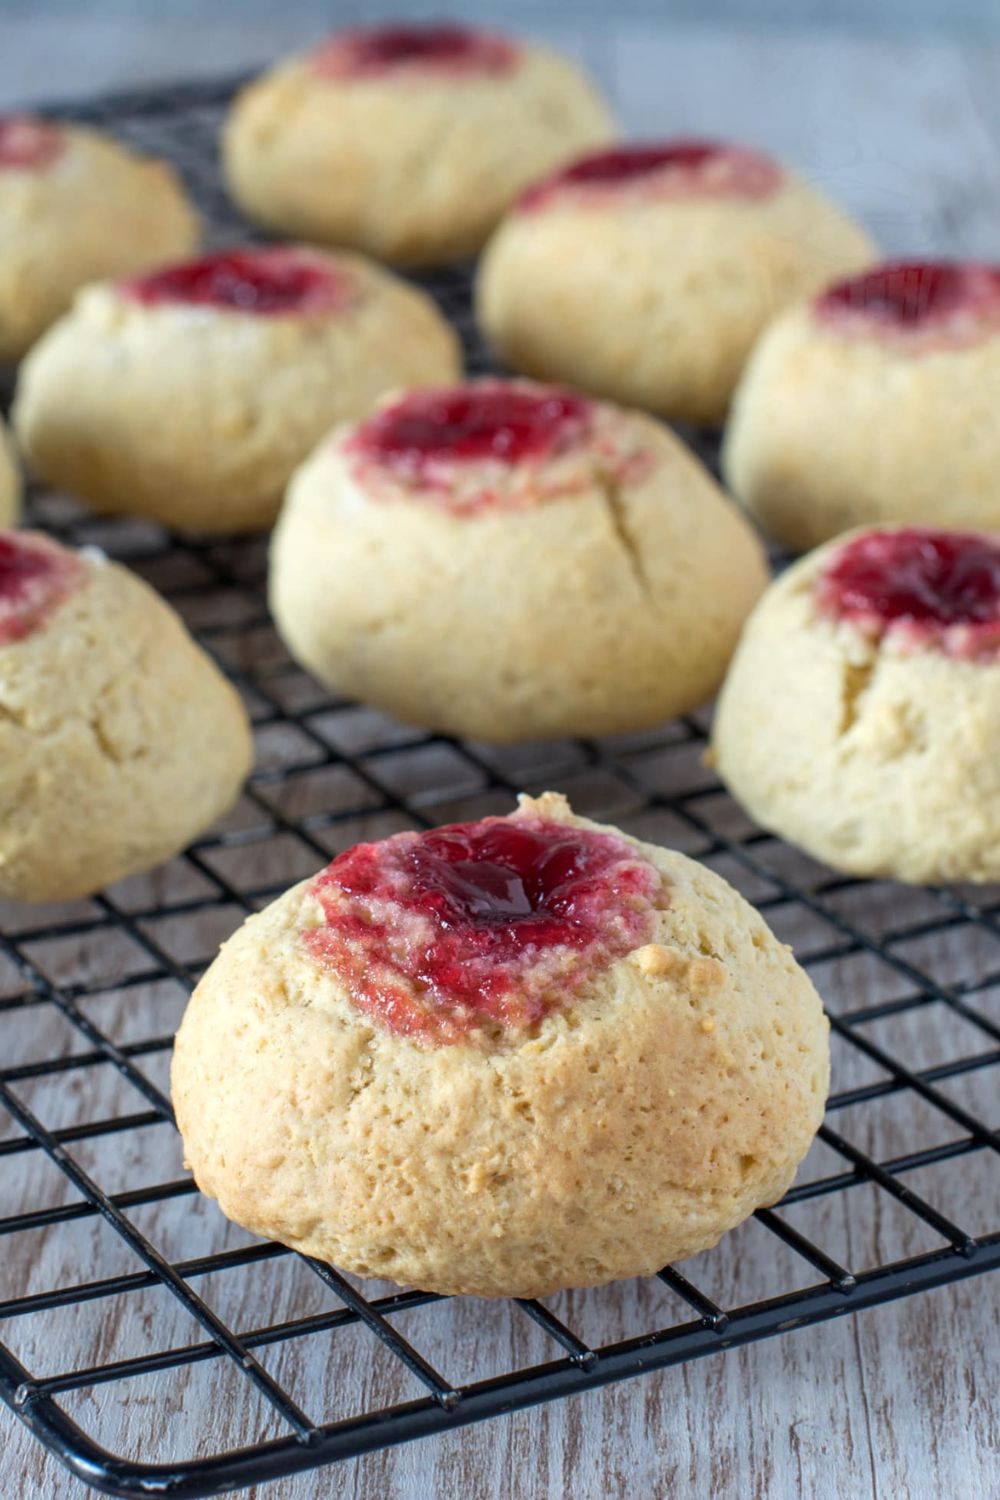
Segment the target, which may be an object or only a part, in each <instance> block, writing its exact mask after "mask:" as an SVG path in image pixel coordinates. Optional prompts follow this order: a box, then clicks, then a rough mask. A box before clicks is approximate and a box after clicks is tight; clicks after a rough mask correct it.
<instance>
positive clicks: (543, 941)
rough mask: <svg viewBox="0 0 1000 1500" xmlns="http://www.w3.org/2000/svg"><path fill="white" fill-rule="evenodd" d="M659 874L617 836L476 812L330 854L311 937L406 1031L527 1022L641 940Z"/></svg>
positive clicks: (316, 888)
mask: <svg viewBox="0 0 1000 1500" xmlns="http://www.w3.org/2000/svg"><path fill="white" fill-rule="evenodd" d="M660 885H661V880H660V875H659V873H658V872H657V871H656V870H655V869H654V867H653V866H652V865H650V864H648V863H647V862H646V861H645V860H643V859H642V858H640V857H639V856H638V855H637V854H636V852H635V850H634V849H633V848H632V846H631V845H630V844H628V843H626V842H625V840H624V839H620V838H617V837H615V836H614V835H613V834H606V833H595V832H591V831H589V830H583V829H579V828H573V827H568V826H566V825H565V824H562V823H556V822H551V821H548V820H545V819H542V818H484V819H483V820H482V821H481V822H479V823H456V824H453V825H452V826H450V827H445V828H435V829H432V830H431V831H430V832H428V833H401V834H396V835H395V836H394V837H392V838H388V839H383V840H382V841H381V842H379V843H375V844H357V845H355V847H354V848H353V849H348V850H346V851H345V852H344V853H343V854H339V855H338V856H337V858H336V859H335V860H334V861H333V863H332V864H330V865H328V866H327V868H326V869H325V870H324V871H322V873H321V874H319V875H318V876H317V877H316V879H315V880H314V881H313V883H312V886H311V893H312V894H313V895H314V896H315V897H316V898H317V899H318V900H319V902H320V904H321V906H322V908H323V916H324V921H323V923H322V925H321V926H319V927H316V928H313V929H312V930H311V931H310V932H309V934H308V938H307V941H308V943H309V946H310V948H311V949H312V952H313V954H314V955H315V956H316V957H317V958H318V959H320V961H321V962H323V963H324V964H328V965H329V966H330V967H331V968H332V969H333V970H334V971H335V972H336V974H337V976H338V977H339V978H340V979H341V980H343V981H344V983H345V984H346V985H347V988H348V991H349V993H350V996H351V998H352V1000H353V1001H354V1003H355V1005H357V1006H358V1007H359V1009H361V1010H362V1011H364V1012H365V1013H366V1014H367V1015H369V1016H371V1017H372V1019H373V1020H376V1021H379V1022H381V1023H382V1024H384V1025H385V1026H388V1027H389V1028H390V1029H391V1030H392V1031H395V1032H397V1033H399V1034H401V1035H404V1036H411V1037H415V1038H418V1039H421V1040H425V1041H430V1042H435V1043H450V1042H457V1041H460V1040H461V1039H462V1038H463V1037H465V1036H467V1035H468V1034H469V1033H470V1032H473V1031H476V1030H480V1029H483V1028H486V1029H490V1030H495V1029H496V1028H498V1027H499V1028H502V1029H504V1030H506V1029H523V1028H525V1027H529V1026H531V1025H534V1024H535V1023H537V1022H538V1021H540V1020H541V1019H542V1018H543V1017H544V1016H545V1015H547V1014H548V1013H549V1011H551V1010H553V1009H555V1008H556V1007H558V1006H560V1005H563V1004H565V1003H568V1002H571V1001H572V1000H573V999H574V997H575V995H576V994H577V993H578V992H579V990H580V988H581V986H582V985H583V984H585V983H586V982H587V980H588V979H591V978H592V977H593V976H595V975H596V974H598V973H600V972H601V971H602V970H604V969H606V968H607V967H608V966H609V965H610V964H611V963H612V962H613V961H614V960H615V959H617V958H621V957H624V955H625V954H627V953H629V952H631V951H632V950H633V949H634V948H637V947H640V946H641V945H642V944H643V943H644V942H646V941H647V940H648V937H649V933H650V930H651V928H652V923H653V913H654V910H655V906H654V902H655V900H656V897H657V896H658V894H659V891H660Z"/></svg>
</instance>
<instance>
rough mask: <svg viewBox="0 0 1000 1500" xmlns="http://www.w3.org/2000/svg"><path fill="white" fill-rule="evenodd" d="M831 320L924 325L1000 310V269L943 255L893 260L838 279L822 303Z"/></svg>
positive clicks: (909, 328) (820, 307)
mask: <svg viewBox="0 0 1000 1500" xmlns="http://www.w3.org/2000/svg"><path fill="white" fill-rule="evenodd" d="M816 307H817V311H818V312H819V314H820V316H821V317H823V318H825V319H826V320H828V321H839V320H857V319H860V320H863V321H864V322H866V323H869V324H871V325H873V326H876V327H880V328H884V329H892V330H899V331H902V332H913V331H919V330H922V329H925V328H928V327H931V328H933V327H934V326H935V325H940V324H944V323H947V322H948V321H949V320H951V319H953V318H954V317H955V316H956V315H960V314H962V313H969V314H971V315H973V316H976V315H979V314H982V313H984V312H986V311H987V310H988V309H992V310H993V311H994V312H996V311H998V310H1000V269H998V268H996V267H992V266H981V265H961V264H951V263H948V262H941V261H893V262H890V263H888V264H886V265H883V266H877V267H876V268H875V270H873V271H868V272H867V273H866V274H865V275H863V276H855V277H852V278H851V279H850V280H848V281H841V282H838V284H837V285H836V286H833V287H831V288H830V290H829V291H827V292H824V293H823V295H822V297H820V298H819V299H818V301H817V303H816Z"/></svg>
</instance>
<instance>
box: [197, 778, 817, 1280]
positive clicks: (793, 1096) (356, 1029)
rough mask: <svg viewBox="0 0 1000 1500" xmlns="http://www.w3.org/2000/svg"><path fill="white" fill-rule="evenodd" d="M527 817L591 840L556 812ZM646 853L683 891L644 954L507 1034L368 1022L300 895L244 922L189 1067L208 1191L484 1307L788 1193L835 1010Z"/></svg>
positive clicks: (326, 1251) (739, 909) (666, 908)
mask: <svg viewBox="0 0 1000 1500" xmlns="http://www.w3.org/2000/svg"><path fill="white" fill-rule="evenodd" d="M521 814H522V815H527V816H531V815H533V814H534V815H538V814H541V815H543V816H544V817H546V818H548V819H558V820H560V821H563V822H566V823H569V824H576V825H577V826H579V827H583V828H595V827H598V826H599V825H595V824H592V823H588V822H586V821H585V820H583V819H577V818H574V816H573V814H572V812H571V810H570V808H569V806H568V804H567V803H566V802H565V800H564V799H563V798H561V797H558V796H554V795H552V794H550V793H547V794H546V795H545V796H544V797H542V798H540V799H539V800H538V801H537V802H532V801H530V800H529V799H523V801H522V809H521ZM514 816H515V817H516V816H518V814H515V815H514ZM604 831H611V832H614V831H616V830H604ZM620 836H621V837H624V835H620ZM630 842H633V843H635V847H636V848H637V850H638V851H639V853H640V854H641V856H643V857H644V858H645V859H647V860H649V861H651V862H652V863H653V864H654V865H655V867H656V868H657V869H658V870H659V871H660V872H661V873H662V876H663V879H664V881H665V883H666V884H665V887H664V889H665V893H666V899H665V901H664V905H663V909H662V911H659V912H658V913H657V915H656V927H655V931H654V933H653V938H652V940H651V941H650V942H649V943H648V944H646V945H644V946H643V947H642V948H640V949H638V950H636V951H635V952H633V953H632V954H631V955H630V956H629V957H627V958H624V959H621V960H619V961H617V962H615V963H613V964H612V965H611V966H610V967H609V968H607V969H605V970H604V971H603V972H602V973H600V974H598V976H597V977H596V978H595V979H594V980H593V981H592V982H591V983H590V984H589V985H588V986H587V988H586V990H585V991H584V992H583V993H582V994H581V995H580V996H579V998H578V999H577V1000H576V1001H575V1002H573V1003H572V1005H571V1007H570V1008H569V1009H564V1010H555V1011H551V1012H550V1013H549V1014H548V1015H547V1016H546V1018H545V1019H544V1020H543V1021H542V1022H541V1023H540V1024H539V1025H538V1026H537V1028H536V1029H535V1030H534V1031H532V1032H529V1033H527V1034H522V1033H517V1032H513V1033H512V1032H508V1033H506V1034H505V1036H504V1038H503V1040H502V1041H491V1040H487V1039H486V1038H485V1037H484V1036H482V1035H480V1036H478V1038H476V1039H470V1040H469V1041H468V1043H465V1044H457V1045H450V1046H435V1045H427V1044H424V1043H421V1042H417V1041H414V1040H412V1039H410V1038H407V1037H405V1036H400V1035H398V1034H397V1033H395V1032H393V1031H390V1030H389V1029H388V1028H387V1027H385V1026H384V1025H382V1024H381V1023H378V1022H373V1021H372V1020H370V1019H369V1018H368V1017H367V1016H366V1015H365V1014H364V1013H363V1012H361V1011H360V1010H358V1009H357V1008H356V1007H355V1005H354V1003H353V1002H352V1001H351V1000H350V999H349V998H348V996H347V994H346V992H345V989H344V986H343V984H342V983H341V982H340V980H339V979H338V976H337V974H336V973H335V972H332V971H331V970H330V969H328V968H326V967H321V966H320V965H319V964H318V963H317V962H316V960H314V959H313V958H312V957H311V956H310V954H309V951H308V949H307V948H305V947H304V933H305V932H306V931H308V929H309V927H310V925H311V924H315V923H316V922H317V921H318V920H319V919H320V918H319V911H318V903H317V902H316V900H315V898H314V897H311V896H310V895H309V894H308V885H307V884H306V885H299V886H296V887H294V888H293V889H292V890H290V891H289V892H288V893H287V894H286V895H284V896H282V897H281V898H280V899H279V900H278V901H276V902H275V903H274V904H273V905H272V906H269V907H268V908H267V909H266V910H265V911H263V912H261V913H259V914H258V915H256V916H253V917H251V918H250V920H249V921H248V922H247V923H246V924H245V925H244V926H243V927H242V928H240V930H239V931H238V932H237V933H236V934H235V936H234V937H232V938H231V939H230V940H229V942H228V943H227V944H226V945H225V946H224V948H223V950H222V952H221V954H220V955H219V957H218V958H217V959H216V960H215V962H214V964H213V965H212V967H211V968H210V969H209V971H208V973H207V974H206V975H205V977H204V979H203V980H202V982H201V984H200V985H199V986H198V988H197V990H196V991H195V994H194V996H193V997H192V1000H191V1003H190V1005H189V1007H188V1010H187V1013H186V1015H185V1017H184V1021H183V1023H182V1025H181V1028H180V1031H179V1033H178V1036H177V1044H176V1048H175V1051H174V1060H173V1077H172V1085H173V1098H174V1106H175V1109H176V1111H177V1119H178V1124H179V1125H180V1128H181V1132H182V1134H183V1137H184V1147H185V1153H186V1157H187V1159H188V1162H189V1164H190V1165H191V1167H192V1169H193V1171H194V1174H195V1177H196V1180H197V1182H198V1185H199V1187H200V1188H201V1189H202V1191H203V1192H205V1193H208V1194H209V1195H210V1196H212V1197H216V1198H217V1199H218V1200H219V1205H220V1207H221V1208H222V1210H223V1212H224V1213H226V1214H227V1215H228V1216H229V1217H230V1218H233V1219H235V1220H236V1221H237V1222H238V1223H240V1224H242V1225H244V1226H245V1227H247V1228H249V1229H251V1230H253V1231H254V1232H255V1233H258V1234H264V1235H267V1236H269V1237H271V1238H275V1239H279V1240H281V1241H283V1242H284V1243H286V1244H289V1245H292V1246H294V1247H295V1248H296V1249H297V1250H301V1251H304V1252H305V1253H306V1254H309V1255H315V1256H318V1257H319V1258H320V1259H322V1260H328V1261H331V1262H333V1263H334V1264H336V1265H338V1266H342V1267H343V1268H344V1269H345V1270H349V1271H354V1272H357V1273H358V1274H360V1275H363V1276H377V1277H388V1278H391V1279H392V1280H394V1281H398V1282H401V1283H412V1284H414V1285H416V1286H419V1287H423V1288H427V1289H429V1290H432V1291H438V1292H444V1293H456V1294H462V1293H464V1294H469V1295H475V1296H485V1297H499V1296H526V1297H533V1296H544V1295H546V1294H547V1293H550V1292H554V1291H557V1290H559V1289H560V1288H563V1287H567V1286H589V1285H596V1284H599V1283H601V1282H605V1281H609V1280H612V1279H615V1278H618V1277H626V1276H637V1275H646V1274H650V1273H652V1272H655V1271H657V1270H659V1269H660V1268H661V1266H663V1265H664V1264H666V1263H667V1262H668V1261H671V1260H677V1259H683V1258H684V1257H685V1256H688V1255H693V1254H695V1253H696V1252H697V1251H699V1250H703V1249H705V1248H706V1247H708V1246H710V1245H714V1244H715V1243H716V1241H717V1240H718V1239H719V1237H720V1236H721V1235H722V1234H724V1233H725V1232H726V1230H727V1229H731V1228H732V1227H733V1226H734V1225H735V1224H738V1223H739V1222H740V1221H741V1220H742V1219H744V1218H746V1217H747V1215H748V1214H750V1213H752V1212H753V1210H754V1209H755V1208H757V1207H759V1206H760V1205H762V1204H769V1203H773V1202H775V1201H776V1200H777V1199H778V1198H780V1197H781V1195H782V1194H783V1193H784V1192H785V1190H786V1189H787V1187H788V1185H789V1183H790V1182H791V1180H792V1178H793V1176H794V1174H795V1169H796V1167H797V1165H798V1163H799V1161H800V1160H801V1158H802V1157H803V1156H804V1155H805V1153H806V1151H807V1149H808V1147H809V1144H810V1142H811V1140H812V1137H813V1134H814V1132H815V1131H816V1129H817V1127H818V1125H819V1123H820V1120H821V1118H822V1114H823V1106H824V1101H825V1098H826V1091H827V1085H828V1077H829V1056H828V1043H827V1031H828V1027H827V1022H826V1019H825V1017H824V1015H823V1012H822V1008H821V1005H820V1001H819V998H818V996H817V995H816V992H815V990H814V989H813V987H812V985H811V983H810V981H809V979H808V978H807V976H806V975H805V974H804V973H803V971H802V970H801V969H800V968H799V967H798V965H797V964H796V963H795V960H794V959H793V957H792V955H791V952H790V951H789V949H788V948H786V947H784V946H783V945H782V944H780V943H778V942H777V940H776V939H775V938H774V937H773V935H772V934H771V932H770V931H769V929H768V928H767V926H766V925H765V923H764V922H763V921H762V919H761V918H760V917H759V916H758V914H757V913H756V912H755V911H753V910H752V908H751V907H750V906H748V905H747V903H746V902H745V901H744V900H743V899H742V897H740V896H739V895H737V893H736V892H735V891H734V890H732V889H731V888H730V887H729V886H728V885H727V884H726V883H725V881H723V880H722V879H721V878H720V877H719V876H717V875H715V874H713V873H712V872H711V871H709V870H706V869H705V868H703V867H702V866H700V865H697V864H695V863H693V862H692V861H691V860H689V859H686V858H685V857H684V856H683V855H681V854H677V853H674V852H672V851H669V850H665V849H659V848H655V847H653V846H651V845H647V844H639V843H637V842H636V841H630Z"/></svg>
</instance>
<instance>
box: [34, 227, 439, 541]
mask: <svg viewBox="0 0 1000 1500" xmlns="http://www.w3.org/2000/svg"><path fill="white" fill-rule="evenodd" d="M460 369H461V357H460V351H459V346H458V341H457V338H456V336H455V334H454V333H453V332H452V330H451V329H450V328H449V327H448V325H447V324H446V323H445V321H444V319H443V318H442V317H441V315H440V313H439V312H438V311H437V309H436V308H435V307H434V305H433V303H432V302H431V300H430V298H429V297H427V296H426V295H425V294H424V293H423V292H420V291H418V290H417V289H416V288H415V287H411V286H408V285H407V284H406V283H404V282H403V281H401V280H399V279H398V278H397V277H395V276H392V275H391V274H390V273H389V272H388V271H383V270H382V269H381V267H378V266H375V265H373V264H372V263H371V262H370V261H366V260H364V259H363V258H362V257H361V256H356V255H349V254H329V253H324V252H321V251H317V250H307V249H302V248H301V247H293V246H270V247H266V248H264V249H241V250H233V251H223V252H221V253H219V254H214V255H210V256H205V257H203V258H202V259H200V260H195V261H189V262H185V263H181V264H179V265H174V266H169V267H166V268H164V269H161V270H160V271H158V272H155V273H153V274H151V275H149V276H143V277H135V278H132V279H131V280H128V281H125V282H119V283H116V284H110V285H103V286H95V287H90V288H88V289H87V291H86V292H84V293H83V294H82V295H81V296H80V298H79V300H78V302H77V303H76V305H75V307H74V309H73V311H72V312H71V313H70V314H69V315H68V316H67V317H66V318H64V319H63V320H62V321H61V322H60V323H58V324H57V325H56V327H55V328H53V329H52V330H51V331H50V332H49V333H48V334H47V335H46V337H45V338H44V339H43V340H42V341H41V343H40V344H39V345H38V347H37V348H36V349H35V350H33V351H32V354H31V356H30V358H29V359H28V360H27V361H26V362H25V365H24V367H23V370H22V372H21V380H20V382H19V386H18V393H17V401H16V403H15V408H14V421H15V425H16V430H17V433H18V437H19V439H20V442H21V445H22V447H23V449H24V452H25V455H26V457H27V459H28V462H29V463H30V465H31V467H32V468H33V469H34V470H35V471H36V472H37V473H38V474H40V475H41V476H42V477H44V478H45V479H46V480H48V481H49V482H50V483H51V484H55V485H59V486H61V487H63V488H65V489H68V490H71V491H72V492H73V493H75V494H77V495H80V496H81V497H82V498H83V499H85V500H87V501H88V502H89V503H90V504H91V505H93V506H94V507H95V508H96V509H98V510H101V511H110V512H124V513H126V514H130V515H144V516H150V517H153V518H154V519H156V520H159V521H162V522H164V523H165V524H167V525H169V526H176V527H181V528H183V529H185V530H191V531H227V532H239V531H252V530H257V529H259V528H261V527H265V526H269V525H270V524H271V522H272V521H273V520H274V518H275V516H276V514H277V511H278V507H279V505H280V502H281V495H282V492H283V490H284V487H285V485H286V483H287V482H288V478H289V476H290V474H291V473H292V471H293V469H294V468H295V466H296V465H297V464H299V463H301V461H302V459H304V458H305V457H306V455H307V454H308V453H309V452H310V451H311V450H312V448H313V447H314V446H315V444H316V443H317V442H318V441H319V439H320V438H321V437H322V436H323V434H324V433H325V432H326V431H327V430H328V429H329V428H330V427H332V426H334V424H335V423H337V422H342V421H344V420H345V419H347V418H350V417H356V416H360V415H362V414H363V413H364V412H367V411H368V409H369V407H370V406H371V404H372V402H373V401H374V400H375V398H376V397H377V396H380V395H382V394H384V392H386V391H387V390H392V389H395V388H396V387H398V386H419V385H428V384H434V383H435V382H439V381H442V380H451V379H454V378H456V377H457V376H458V374H459V371H460Z"/></svg>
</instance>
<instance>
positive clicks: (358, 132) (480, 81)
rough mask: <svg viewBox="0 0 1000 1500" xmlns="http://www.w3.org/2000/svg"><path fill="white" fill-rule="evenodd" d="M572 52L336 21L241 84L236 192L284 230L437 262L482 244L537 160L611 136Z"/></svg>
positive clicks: (383, 254)
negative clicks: (316, 40) (325, 37)
mask: <svg viewBox="0 0 1000 1500" xmlns="http://www.w3.org/2000/svg"><path fill="white" fill-rule="evenodd" d="M613 134H614V126H613V124H612V121H611V118H610V115H609V114H608V111H607V109H606V107H605V106H604V104H603V103H602V101H601V100H600V98H599V97H598V95H597V93H596V91H595V89H594V88H593V86H592V85H591V84H590V82H589V81H588V80H587V79H586V78H585V77H584V75H583V74H582V73H581V72H580V71H579V69H578V68H576V67H575V66H574V64H573V63H571V62H569V61H568V60H567V59H565V58H563V57H560V56H558V55H557V54H556V53H553V52H549V51H547V50H545V49H544V48H541V47H535V46H527V45H525V44H523V43H521V42H514V41H512V40H509V39H508V38H506V37H500V36H497V35H495V34H493V33H491V32H483V31H477V30H472V29H469V28H465V27H460V26H456V25H453V24H443V25H441V24H438V25H431V26H426V25H425V26H419V25H415V26H414V25H393V26H387V27H374V28H359V29H357V30H352V31H344V32H341V33H339V34H337V35H335V36H333V37H331V38H330V39H329V41H327V42H325V43H324V44H322V45H321V46H319V47H317V48H315V49H314V50H313V51H312V52H309V53H305V54H303V55H301V56H299V57H293V58H290V59H289V60H287V61H285V62H282V63H280V64H279V65H278V66H277V67H276V68H274V69H272V70H271V71H270V72H268V73H265V74H264V75H263V77H261V78H259V79H258V80H257V81H256V82H255V83H252V84H251V85H250V86H249V88H247V89H244V91H243V92H242V93H241V94H240V95H239V97H238V98H237V100H236V103H235V105H234V106H233V110H232V113H231V115H230V118H229V121H228V124H227V126H226V130H225V134H224V138H223V148H224V151H223V155H224V164H225V170H226V177H227V181H228V184H229V188H230V191H231V193H232V194H233V197H234V198H235V199H236V201H237V203H239V205H240V207H241V208H242V209H243V210H244V212H246V213H247V214H248V215H249V216H250V217H251V218H252V219H256V220H257V221H258V222H259V223H262V224H264V225H266V226H267V227H268V228H269V229H272V230H275V231H277V232H278V233H280V234H289V235H294V236H296V237H297V238H301V239H305V240H313V241H316V242H317V243H319V244H331V245H353V246H355V247H356V248H358V249H360V250H366V251H367V252H368V253H369V254H371V255H375V256H377V257H379V258H380V259H384V260H389V261H396V262H399V263H402V264H409V265H433V264H441V263H445V262H448V261H455V260H459V259H463V258H465V257H466V256H470V255H473V254H474V253H475V252H476V251H477V250H478V249H479V248H480V246H481V245H482V244H483V242H484V240H485V239H486V237H487V235H488V234H489V233H490V231H491V230H492V229H493V227H494V226H495V224H496V223H497V221H498V219H499V218H500V215H501V214H502V213H503V211H504V210H505V209H506V208H507V206H508V204H509V203H511V201H512V200H513V199H514V198H515V197H516V196H517V194H518V193H519V192H520V191H521V190H522V189H523V188H525V187H527V185H528V183H529V182H530V181H531V180H532V178H533V177H535V176H537V175H538V174H539V173H541V172H548V171H551V170H552V168H554V167H556V166H559V165H560V163H562V162H564V161H567V160H568V159H569V158H570V157H571V156H573V155H575V154H576V153H577V152H580V151H585V150H588V149H590V148H591V147H593V146H597V145H600V144H601V143H602V142H604V141H607V140H610V139H611V137H612V136H613Z"/></svg>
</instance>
